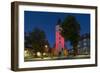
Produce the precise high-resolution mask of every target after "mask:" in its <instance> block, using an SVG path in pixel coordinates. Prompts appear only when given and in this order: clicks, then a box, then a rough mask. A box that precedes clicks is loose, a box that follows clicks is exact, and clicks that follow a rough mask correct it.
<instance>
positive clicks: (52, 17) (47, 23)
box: [24, 11, 90, 47]
mask: <svg viewBox="0 0 100 73" xmlns="http://www.w3.org/2000/svg"><path fill="white" fill-rule="evenodd" d="M68 15H73V16H75V17H76V19H77V21H78V22H79V23H80V26H81V31H80V34H81V35H82V34H85V33H90V14H79V13H58V12H57V13H56V12H36V11H24V32H31V31H32V30H33V29H34V28H40V29H42V30H43V31H44V32H45V34H46V39H47V40H48V41H49V43H50V46H51V47H53V46H54V43H55V26H56V24H57V21H58V19H59V18H60V19H61V21H62V22H63V20H64V19H65V18H66V17H67V16H68Z"/></svg>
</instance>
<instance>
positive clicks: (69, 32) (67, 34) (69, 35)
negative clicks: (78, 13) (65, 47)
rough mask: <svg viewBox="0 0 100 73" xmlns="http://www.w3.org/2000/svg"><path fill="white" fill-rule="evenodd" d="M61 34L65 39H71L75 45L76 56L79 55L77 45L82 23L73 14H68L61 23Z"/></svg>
mask: <svg viewBox="0 0 100 73" xmlns="http://www.w3.org/2000/svg"><path fill="white" fill-rule="evenodd" d="M61 28H62V31H61V34H62V36H63V37H64V38H65V41H68V40H69V41H70V42H71V45H72V46H73V50H74V56H75V55H77V45H78V40H79V38H80V24H79V23H78V21H77V20H76V18H75V17H74V16H72V15H68V16H67V17H66V18H65V20H64V22H63V23H62V25H61Z"/></svg>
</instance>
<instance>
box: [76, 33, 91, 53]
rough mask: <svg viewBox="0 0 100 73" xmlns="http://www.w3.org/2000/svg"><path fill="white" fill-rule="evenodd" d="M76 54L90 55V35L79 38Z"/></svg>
mask: <svg viewBox="0 0 100 73" xmlns="http://www.w3.org/2000/svg"><path fill="white" fill-rule="evenodd" d="M77 47H78V54H81V55H90V34H89V33H86V34H83V35H82V36H81V37H80V40H79V43H78V46H77Z"/></svg>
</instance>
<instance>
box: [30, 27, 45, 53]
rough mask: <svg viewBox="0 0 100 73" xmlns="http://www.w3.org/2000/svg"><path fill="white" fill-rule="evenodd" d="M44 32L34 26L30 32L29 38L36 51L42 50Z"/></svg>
mask: <svg viewBox="0 0 100 73" xmlns="http://www.w3.org/2000/svg"><path fill="white" fill-rule="evenodd" d="M45 38H46V36H45V33H44V31H43V30H40V29H38V28H35V29H34V30H33V31H32V32H31V33H30V40H31V44H32V47H33V49H34V50H35V51H36V52H38V51H39V52H41V53H42V52H43V51H44V50H43V48H44V44H45V43H44V41H45Z"/></svg>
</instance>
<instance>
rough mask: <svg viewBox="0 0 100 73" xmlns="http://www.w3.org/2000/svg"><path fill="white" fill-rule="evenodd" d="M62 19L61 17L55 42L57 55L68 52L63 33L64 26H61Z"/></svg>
mask: <svg viewBox="0 0 100 73" xmlns="http://www.w3.org/2000/svg"><path fill="white" fill-rule="evenodd" d="M60 24H61V20H60V19H59V20H58V22H57V25H56V30H55V31H56V35H55V38H56V43H55V54H57V55H64V54H66V53H68V52H67V49H66V48H65V41H64V37H63V36H62V35H61V30H62V28H61V27H60Z"/></svg>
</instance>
